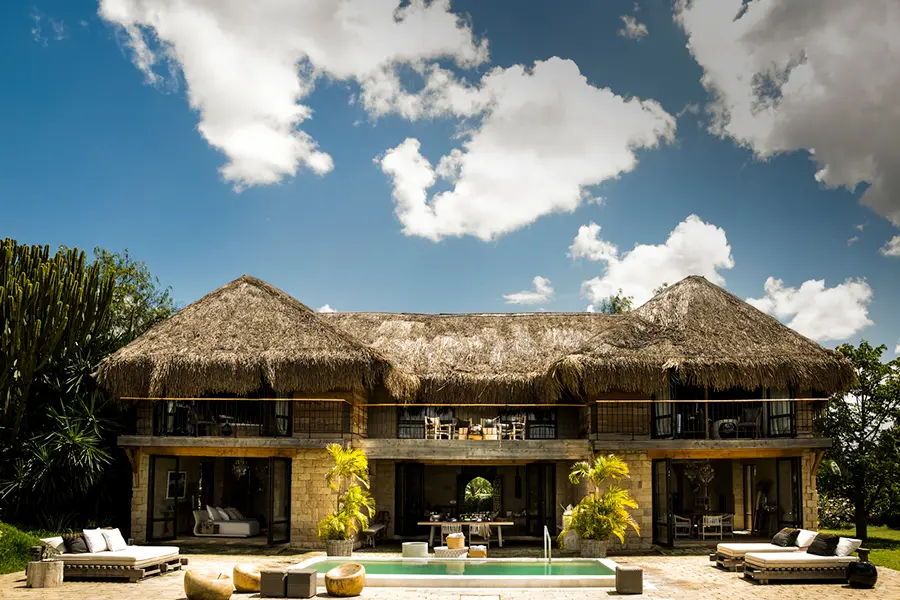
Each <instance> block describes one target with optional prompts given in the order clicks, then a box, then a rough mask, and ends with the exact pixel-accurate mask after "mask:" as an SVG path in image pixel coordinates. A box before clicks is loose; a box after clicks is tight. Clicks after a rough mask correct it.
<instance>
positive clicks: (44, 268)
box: [0, 239, 114, 443]
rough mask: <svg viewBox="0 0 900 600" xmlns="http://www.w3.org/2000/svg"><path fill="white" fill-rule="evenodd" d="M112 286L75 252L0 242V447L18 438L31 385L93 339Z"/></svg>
mask: <svg viewBox="0 0 900 600" xmlns="http://www.w3.org/2000/svg"><path fill="white" fill-rule="evenodd" d="M113 283H114V282H113V280H112V279H111V278H109V277H106V276H105V275H103V274H102V273H101V270H100V266H99V265H98V264H96V263H95V264H92V265H90V266H85V256H84V252H81V251H80V250H78V249H62V250H60V251H59V252H57V253H56V254H55V255H53V256H51V255H50V247H49V246H28V245H22V244H19V243H17V242H16V241H15V240H12V239H5V240H3V242H2V243H0V324H2V328H0V427H2V428H3V431H2V434H0V443H3V442H5V443H11V442H12V441H13V440H15V439H16V438H17V436H18V435H19V432H20V430H21V429H22V426H23V419H24V418H25V415H26V408H27V407H28V406H29V397H30V395H31V389H32V385H33V383H34V382H35V380H36V379H38V378H39V377H40V376H41V375H42V373H43V372H44V370H45V369H47V368H48V367H49V366H51V365H52V364H53V362H54V361H56V360H59V359H61V358H63V357H66V356H67V355H73V354H74V353H76V352H77V351H78V350H79V349H81V348H84V347H85V346H86V345H87V344H88V343H89V342H90V341H91V339H92V338H93V337H94V336H95V335H96V334H97V332H98V329H99V328H100V326H101V323H102V321H103V319H104V317H105V316H106V310H107V308H108V306H109V303H110V300H111V298H112V290H113Z"/></svg>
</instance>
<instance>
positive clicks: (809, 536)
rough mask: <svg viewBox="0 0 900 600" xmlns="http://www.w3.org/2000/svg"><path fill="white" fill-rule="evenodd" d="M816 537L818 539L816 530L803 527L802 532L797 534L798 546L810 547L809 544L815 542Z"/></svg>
mask: <svg viewBox="0 0 900 600" xmlns="http://www.w3.org/2000/svg"><path fill="white" fill-rule="evenodd" d="M814 539H816V532H815V531H809V530H808V529H801V530H800V534H799V535H797V547H798V548H809V546H810V545H811V544H812V543H813V540H814Z"/></svg>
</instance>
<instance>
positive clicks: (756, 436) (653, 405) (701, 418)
mask: <svg viewBox="0 0 900 600" xmlns="http://www.w3.org/2000/svg"><path fill="white" fill-rule="evenodd" d="M825 401H826V399H824V398H804V399H759V398H756V399H748V400H687V401H677V400H663V401H641V402H631V401H615V400H611V401H601V402H595V403H593V404H591V407H590V433H591V438H592V439H599V440H647V439H650V440H763V439H776V438H804V437H806V438H810V437H815V436H816V430H815V426H814V424H815V420H816V417H817V415H818V414H819V413H820V412H821V409H822V407H823V406H824V403H825Z"/></svg>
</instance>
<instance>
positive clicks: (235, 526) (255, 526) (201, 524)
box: [194, 509, 259, 538]
mask: <svg viewBox="0 0 900 600" xmlns="http://www.w3.org/2000/svg"><path fill="white" fill-rule="evenodd" d="M228 510H229V511H233V510H234V509H228ZM235 512H236V511H235ZM232 514H235V513H232ZM237 514H238V515H240V513H237ZM194 535H196V536H197V537H237V538H246V537H252V536H254V535H259V521H257V520H256V519H245V518H231V517H229V518H228V519H222V518H221V516H218V518H216V519H210V516H209V511H208V510H195V511H194Z"/></svg>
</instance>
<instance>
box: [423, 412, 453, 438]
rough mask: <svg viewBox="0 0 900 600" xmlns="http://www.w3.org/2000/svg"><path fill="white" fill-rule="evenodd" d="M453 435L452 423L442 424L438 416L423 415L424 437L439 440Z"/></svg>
mask: <svg viewBox="0 0 900 600" xmlns="http://www.w3.org/2000/svg"><path fill="white" fill-rule="evenodd" d="M452 437H453V425H452V424H449V423H448V424H442V423H441V420H440V418H438V417H425V439H429V440H440V439H445V438H446V439H448V440H449V439H450V438H452Z"/></svg>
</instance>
